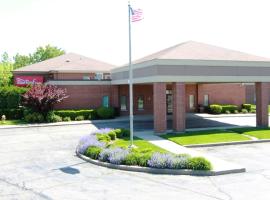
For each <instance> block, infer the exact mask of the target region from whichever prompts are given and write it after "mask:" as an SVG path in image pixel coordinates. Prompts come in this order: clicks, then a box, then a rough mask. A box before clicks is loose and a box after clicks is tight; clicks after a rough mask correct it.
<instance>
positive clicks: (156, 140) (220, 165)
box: [134, 131, 246, 174]
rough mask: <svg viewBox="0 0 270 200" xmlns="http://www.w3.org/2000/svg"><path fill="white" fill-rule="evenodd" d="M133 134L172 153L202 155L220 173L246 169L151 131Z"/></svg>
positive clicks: (237, 171) (238, 171)
mask: <svg viewBox="0 0 270 200" xmlns="http://www.w3.org/2000/svg"><path fill="white" fill-rule="evenodd" d="M134 135H135V136H137V137H140V138H142V139H144V140H147V141H148V142H150V143H152V144H154V145H156V146H159V147H161V148H163V149H166V150H168V151H170V152H172V153H175V154H183V153H184V154H189V155H191V156H202V157H204V158H206V159H208V160H209V161H210V162H211V163H212V165H213V170H212V171H214V172H217V173H220V174H228V173H240V172H245V171H246V169H245V168H244V167H242V166H239V165H237V164H234V163H231V162H227V161H224V160H221V159H219V158H215V157H213V156H209V155H207V154H203V153H201V152H199V151H196V150H193V149H189V148H186V147H184V146H181V145H178V144H176V143H174V142H171V141H169V140H166V139H163V138H161V137H159V136H157V135H154V133H153V132H151V131H144V132H135V133H134Z"/></svg>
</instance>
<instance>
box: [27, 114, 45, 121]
mask: <svg viewBox="0 0 270 200" xmlns="http://www.w3.org/2000/svg"><path fill="white" fill-rule="evenodd" d="M24 120H25V121H26V122H29V123H33V122H37V123H42V122H44V121H45V120H44V117H43V115H42V114H40V113H31V114H27V115H26V116H25V117H24Z"/></svg>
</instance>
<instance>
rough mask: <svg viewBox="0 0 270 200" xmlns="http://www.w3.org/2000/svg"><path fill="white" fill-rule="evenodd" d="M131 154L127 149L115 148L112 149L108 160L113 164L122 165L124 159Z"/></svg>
mask: <svg viewBox="0 0 270 200" xmlns="http://www.w3.org/2000/svg"><path fill="white" fill-rule="evenodd" d="M128 154H129V151H128V150H127V149H122V148H115V149H111V151H110V153H109V157H108V161H109V162H110V163H112V164H116V165H120V164H123V161H124V160H125V158H126V157H127V155H128Z"/></svg>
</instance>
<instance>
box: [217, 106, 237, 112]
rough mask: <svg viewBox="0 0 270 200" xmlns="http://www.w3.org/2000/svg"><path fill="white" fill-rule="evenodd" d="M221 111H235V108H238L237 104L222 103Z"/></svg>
mask: <svg viewBox="0 0 270 200" xmlns="http://www.w3.org/2000/svg"><path fill="white" fill-rule="evenodd" d="M221 108H222V110H221V112H222V113H226V111H230V113H232V112H234V111H235V110H237V109H238V107H237V106H236V105H221Z"/></svg>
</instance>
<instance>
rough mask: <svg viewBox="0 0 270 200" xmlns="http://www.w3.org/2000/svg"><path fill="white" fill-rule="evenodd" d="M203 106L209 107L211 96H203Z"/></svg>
mask: <svg viewBox="0 0 270 200" xmlns="http://www.w3.org/2000/svg"><path fill="white" fill-rule="evenodd" d="M203 105H204V106H208V105H209V95H208V94H205V95H203Z"/></svg>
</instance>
